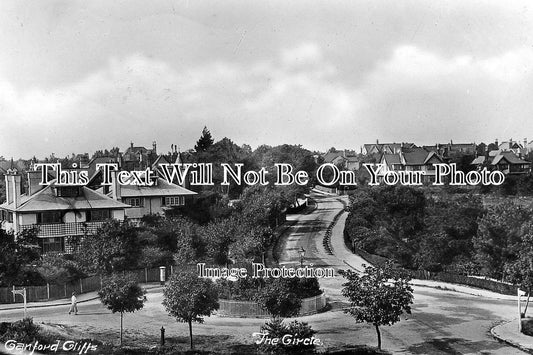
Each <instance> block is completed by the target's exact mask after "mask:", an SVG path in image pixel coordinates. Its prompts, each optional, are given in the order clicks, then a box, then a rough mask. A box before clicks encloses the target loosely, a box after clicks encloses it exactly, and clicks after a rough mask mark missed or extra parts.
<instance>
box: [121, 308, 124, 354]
mask: <svg viewBox="0 0 533 355" xmlns="http://www.w3.org/2000/svg"><path fill="white" fill-rule="evenodd" d="M123 316H124V313H123V312H120V346H122V317H123Z"/></svg>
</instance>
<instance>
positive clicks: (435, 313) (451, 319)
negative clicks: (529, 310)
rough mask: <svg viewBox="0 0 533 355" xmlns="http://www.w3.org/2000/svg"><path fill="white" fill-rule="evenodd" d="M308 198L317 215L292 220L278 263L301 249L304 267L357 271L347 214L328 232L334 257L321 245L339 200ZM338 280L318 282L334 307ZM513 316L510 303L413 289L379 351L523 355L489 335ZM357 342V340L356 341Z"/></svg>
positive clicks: (337, 305) (341, 302)
mask: <svg viewBox="0 0 533 355" xmlns="http://www.w3.org/2000/svg"><path fill="white" fill-rule="evenodd" d="M313 197H314V198H315V199H316V200H317V202H318V207H317V209H316V211H315V212H314V213H311V214H308V215H302V216H298V217H296V219H297V220H296V223H295V224H294V225H293V226H292V227H291V230H290V235H288V236H286V237H285V238H284V240H283V247H282V248H280V249H281V250H283V252H282V253H281V255H280V262H281V263H291V262H295V261H297V260H298V256H297V255H296V254H295V253H297V250H299V249H300V247H303V248H304V249H305V250H306V256H305V263H306V264H307V263H313V264H314V265H320V266H323V265H332V266H334V267H336V268H342V269H348V268H350V267H352V268H353V269H356V270H362V265H361V264H363V263H364V260H363V259H361V258H359V257H357V256H353V255H352V254H351V252H350V251H349V250H348V249H346V248H345V247H344V242H343V237H342V230H343V229H344V221H345V220H346V215H347V214H346V213H345V214H343V215H342V216H341V218H339V220H338V222H337V225H336V227H335V228H334V229H333V233H332V236H331V245H332V247H333V254H334V255H329V254H328V253H327V252H326V250H325V249H324V247H323V244H322V239H323V236H324V230H325V229H326V228H327V226H328V225H329V224H330V223H331V221H332V220H333V217H334V216H335V215H336V214H337V213H338V211H340V210H341V209H342V208H343V207H344V204H343V203H342V202H341V201H342V198H340V197H338V196H326V195H318V194H315V195H314V196H313ZM344 202H345V203H346V202H347V200H344ZM342 282H343V279H342V277H337V278H334V279H330V280H326V279H323V280H322V281H321V286H322V287H323V288H324V289H325V290H326V292H327V294H328V296H329V299H330V301H331V303H332V304H333V305H334V309H336V308H339V309H340V308H341V307H343V306H346V305H347V303H346V300H345V299H344V297H342V295H341V294H340V290H341V288H342ZM515 314H516V303H514V302H512V301H506V300H495V299H491V298H484V297H480V296H471V295H466V294H461V293H457V292H451V291H444V290H439V289H434V288H427V287H416V286H415V287H414V304H413V307H412V315H410V316H408V318H407V319H406V320H402V321H401V322H399V323H397V324H396V325H394V326H391V327H383V329H382V333H383V347H384V348H385V349H387V350H390V351H392V352H394V353H399V354H401V353H405V354H470V353H472V354H474V353H476V354H479V353H483V354H523V352H522V351H520V350H518V349H516V348H513V347H510V346H506V345H503V344H500V343H499V342H497V341H496V340H494V339H493V338H492V336H491V335H490V328H491V327H493V326H494V325H496V324H498V323H499V322H502V321H507V320H511V319H513V318H514V317H515ZM346 323H347V326H348V324H350V325H349V327H350V328H353V326H352V325H351V323H353V320H352V319H346ZM343 324H344V318H343ZM313 326H315V324H313ZM358 327H359V326H358ZM337 330H339V329H337ZM364 334H365V337H364V339H365V341H364V343H365V344H373V343H374V342H375V335H374V339H373V340H371V341H368V340H367V339H368V338H367V336H368V334H367V333H366V332H365V333H364ZM372 335H373V334H372ZM360 339H361V338H360V337H359V336H357V340H358V341H359V340H360Z"/></svg>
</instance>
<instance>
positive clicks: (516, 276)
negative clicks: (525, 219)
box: [506, 222, 533, 316]
mask: <svg viewBox="0 0 533 355" xmlns="http://www.w3.org/2000/svg"><path fill="white" fill-rule="evenodd" d="M521 234H522V237H521V243H520V244H521V247H520V251H519V252H518V259H517V260H516V261H514V262H510V263H508V264H507V272H506V273H507V277H508V279H509V281H511V282H513V283H514V284H515V285H518V286H519V287H520V289H522V290H524V291H526V292H527V301H526V307H525V308H524V313H523V314H524V316H525V315H526V312H527V308H528V305H529V299H530V297H531V292H532V291H533V224H532V223H531V222H529V223H526V224H525V226H524V227H523V228H522V231H521Z"/></svg>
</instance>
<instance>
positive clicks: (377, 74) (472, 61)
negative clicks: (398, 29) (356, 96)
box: [359, 46, 533, 144]
mask: <svg viewBox="0 0 533 355" xmlns="http://www.w3.org/2000/svg"><path fill="white" fill-rule="evenodd" d="M532 73H533V50H531V49H530V48H517V49H514V50H510V51H508V52H505V53H503V54H501V55H497V56H491V57H486V58H476V57H472V56H468V55H457V56H452V57H445V56H442V55H439V54H437V53H434V52H431V51H428V50H424V49H421V48H418V47H415V46H398V47H397V48H396V49H395V50H394V51H393V52H392V55H391V56H390V57H389V58H387V59H386V60H382V61H381V62H380V63H379V64H378V65H377V66H376V68H375V69H374V70H373V71H372V72H371V73H370V74H369V75H368V76H367V77H366V79H365V81H364V83H363V84H362V85H361V87H360V88H359V90H360V91H361V93H363V97H364V98H363V102H364V103H365V107H364V108H363V109H362V110H361V111H360V112H359V113H360V114H361V115H363V116H364V117H366V118H367V122H368V126H369V127H371V130H372V131H374V132H376V138H380V137H381V138H383V139H387V140H396V141H399V140H409V141H415V142H420V143H426V144H428V143H435V142H436V141H446V140H449V139H454V140H456V141H457V140H463V141H477V142H479V141H480V140H485V141H487V140H492V139H494V138H496V137H502V138H503V137H505V139H508V138H509V137H514V138H517V137H519V136H521V135H523V134H524V129H525V128H527V126H526V125H525V123H526V122H527V121H528V119H529V118H530V117H531V115H532V114H533V110H532V109H533V107H532V104H531V101H530V99H528V96H530V95H531V93H532V91H531V88H532V83H533V80H532V79H533V78H532ZM525 132H527V130H526V131H525ZM527 133H530V134H531V132H527ZM527 133H525V134H527ZM508 136H509V137H508ZM520 138H522V137H520Z"/></svg>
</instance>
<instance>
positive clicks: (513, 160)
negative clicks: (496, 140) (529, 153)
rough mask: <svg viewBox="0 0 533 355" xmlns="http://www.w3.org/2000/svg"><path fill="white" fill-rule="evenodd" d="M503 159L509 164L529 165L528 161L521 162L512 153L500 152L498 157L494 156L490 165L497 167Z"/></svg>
mask: <svg viewBox="0 0 533 355" xmlns="http://www.w3.org/2000/svg"><path fill="white" fill-rule="evenodd" d="M503 159H505V160H507V162H509V164H531V163H530V162H528V161H525V160H522V159H520V158H519V157H517V156H516V155H515V154H514V153H513V152H501V153H500V154H499V155H497V156H495V157H494V159H493V160H492V163H491V164H492V165H497V164H498V163H500V162H501V161H502V160H503Z"/></svg>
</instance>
